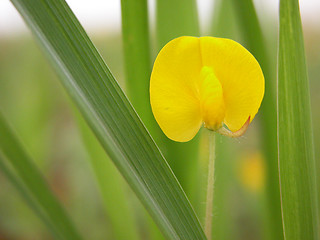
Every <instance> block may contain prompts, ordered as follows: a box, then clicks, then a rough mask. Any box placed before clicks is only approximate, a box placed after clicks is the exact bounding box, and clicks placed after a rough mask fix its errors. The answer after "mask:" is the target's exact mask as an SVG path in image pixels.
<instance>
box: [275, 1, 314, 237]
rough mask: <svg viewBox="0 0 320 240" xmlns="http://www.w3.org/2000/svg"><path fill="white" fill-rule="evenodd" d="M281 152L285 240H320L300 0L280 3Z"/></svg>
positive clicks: (279, 92)
mask: <svg viewBox="0 0 320 240" xmlns="http://www.w3.org/2000/svg"><path fill="white" fill-rule="evenodd" d="M279 20H280V28H279V56H278V57H279V60H278V147H279V166H280V168H279V170H280V183H281V199H282V214H283V226H284V234H285V239H290V240H295V239H310V240H312V239H319V232H318V227H319V223H318V215H317V213H318V211H317V207H318V206H317V197H316V188H315V160H314V148H313V137H312V124H311V109H310V94H309V82H308V76H307V68H306V60H305V52H304V41H303V33H302V26H301V19H300V12H299V2H298V0H290V1H289V0H280V16H279Z"/></svg>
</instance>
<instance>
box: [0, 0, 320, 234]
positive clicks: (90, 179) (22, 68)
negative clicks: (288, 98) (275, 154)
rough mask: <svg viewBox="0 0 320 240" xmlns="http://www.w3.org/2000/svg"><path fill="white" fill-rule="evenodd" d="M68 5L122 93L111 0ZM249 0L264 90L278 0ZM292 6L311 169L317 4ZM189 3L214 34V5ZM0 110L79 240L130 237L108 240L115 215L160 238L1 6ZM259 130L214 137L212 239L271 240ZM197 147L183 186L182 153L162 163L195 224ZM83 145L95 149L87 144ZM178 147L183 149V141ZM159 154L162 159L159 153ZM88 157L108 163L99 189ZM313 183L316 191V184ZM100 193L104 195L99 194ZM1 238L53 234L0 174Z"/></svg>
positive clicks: (318, 50) (317, 81) (318, 140)
mask: <svg viewBox="0 0 320 240" xmlns="http://www.w3.org/2000/svg"><path fill="white" fill-rule="evenodd" d="M67 3H68V4H69V6H70V7H71V9H72V10H73V11H74V13H75V15H76V16H77V17H78V19H79V20H80V22H81V24H83V26H84V28H85V30H86V31H87V33H88V34H89V36H90V37H91V39H92V40H93V42H94V44H95V45H96V47H97V48H98V50H99V51H100V53H101V55H102V56H103V58H104V59H105V61H106V63H107V65H108V66H109V68H110V69H111V71H112V73H113V74H114V75H115V77H116V79H117V80H118V81H119V82H120V85H121V86H122V87H123V88H124V89H126V86H125V81H124V77H125V74H124V58H123V46H122V36H121V5H120V1H118V0H91V1H88V0H67ZM254 3H255V7H256V10H257V13H258V17H259V21H260V23H261V26H262V28H263V34H264V37H265V40H266V43H267V49H268V55H269V56H270V59H271V61H270V65H271V66H270V68H271V69H272V70H271V72H272V74H271V75H272V77H271V78H270V79H272V84H271V85H275V84H276V62H277V57H276V54H277V31H278V25H277V21H278V20H277V18H278V1H276V0H272V1H271V0H255V1H254ZM300 4H301V15H302V22H303V29H304V37H305V47H306V57H307V64H308V72H309V80H310V86H311V104H312V118H313V128H314V143H315V150H316V161H317V164H318V163H319V160H320V124H319V123H320V107H319V105H320V94H319V90H320V14H319V12H320V1H318V0H302V1H300ZM155 5H156V4H155V1H149V18H150V26H149V27H150V33H151V49H152V51H151V52H152V60H154V58H155V56H156V54H157V51H158V48H157V47H156V40H155V38H156V37H155V34H156V33H155V32H156V31H155ZM197 7H198V16H199V20H200V35H213V34H212V28H213V26H214V19H215V14H217V5H216V4H215V1H211V0H198V1H197ZM225 18H228V19H226V22H229V20H230V19H229V16H225ZM236 22H237V21H236V20H234V21H233V23H232V24H233V26H234V29H235V31H234V32H235V33H234V35H233V36H234V37H233V38H234V39H235V40H238V41H240V42H241V41H242V38H241V36H239V34H237V31H239V30H237V29H238V27H237V25H236ZM227 24H229V23H227ZM226 27H227V26H226ZM0 109H1V111H2V112H3V114H4V115H5V116H6V118H7V120H9V121H10V122H11V125H12V127H13V128H14V129H15V131H16V133H17V134H18V136H19V137H20V139H21V141H22V142H23V144H24V146H25V148H26V149H27V150H28V152H29V153H30V155H31V156H32V157H33V159H34V160H35V161H36V165H37V166H38V167H39V169H40V170H41V172H42V173H43V175H44V176H45V178H46V179H47V181H48V182H49V184H50V186H51V187H52V189H53V191H54V192H55V194H56V195H57V196H58V198H59V200H60V201H61V202H62V203H63V205H64V206H65V208H66V209H67V211H68V213H69V215H70V216H71V218H72V219H73V221H74V222H75V224H76V225H77V226H78V228H79V229H80V231H81V232H82V233H83V235H84V236H86V237H87V238H88V239H131V238H127V237H123V236H120V235H117V231H116V230H115V226H114V222H115V221H117V220H115V219H117V218H118V219H120V220H119V221H122V223H123V226H126V224H127V223H126V221H133V222H134V223H135V227H136V231H137V235H138V236H139V237H138V238H139V239H162V237H161V234H160V233H158V232H157V230H156V228H155V227H154V225H153V224H152V221H151V220H150V218H149V217H148V216H147V213H146V212H145V211H144V210H143V207H142V206H141V205H140V203H139V200H138V199H136V197H135V195H134V194H133V193H132V192H131V191H130V189H129V188H128V186H127V185H126V183H125V182H124V180H122V178H121V176H119V174H118V173H117V170H116V169H115V168H114V167H113V165H112V163H111V162H110V160H109V159H107V157H106V156H105V155H104V153H103V151H102V150H101V149H100V148H99V145H98V143H97V142H96V140H95V139H94V138H93V137H92V136H91V135H90V134H91V133H90V132H89V130H88V129H87V126H86V125H85V123H84V122H83V120H82V119H81V117H80V115H79V113H78V112H77V110H76V108H75V107H74V106H73V104H72V102H71V101H70V99H69V97H68V96H67V95H66V93H65V91H64V89H63V88H62V86H61V85H60V82H59V81H58V79H57V77H56V75H55V73H54V72H53V70H52V68H51V67H50V65H49V64H48V62H47V61H46V59H45V58H44V56H43V55H42V53H41V51H40V50H39V48H38V46H37V45H36V43H35V42H34V40H33V38H32V36H31V34H30V32H29V30H28V28H27V27H26V26H25V24H24V23H23V21H22V19H21V17H20V16H19V14H18V12H17V11H16V10H15V8H14V7H13V6H12V4H11V3H10V1H9V0H0ZM257 119H259V114H258V115H257ZM260 128H261V124H260V122H259V120H257V121H254V122H253V124H252V126H251V127H250V128H249V130H248V132H247V133H246V135H245V136H244V137H242V138H240V139H236V140H234V139H232V140H229V139H227V140H226V139H220V138H219V139H218V145H219V146H220V145H221V147H220V149H221V150H219V149H218V150H217V163H216V164H217V167H216V169H217V170H216V191H215V203H216V204H215V205H214V213H213V214H214V223H213V224H215V225H214V230H213V234H214V236H215V239H239V240H240V239H246V240H248V239H272V238H271V237H270V235H272V234H271V233H270V232H269V230H270V224H271V223H270V218H269V220H268V217H267V215H268V212H269V209H268V208H269V207H268V206H269V205H268V203H267V202H266V198H265V194H266V180H265V179H266V175H267V173H266V165H267V164H268V162H267V160H266V158H265V154H264V153H263V150H262V147H261V145H262V143H261V131H260ZM80 129H82V130H80ZM0 134H1V133H0ZM90 141H92V142H90ZM198 141H199V142H200V143H199V149H200V150H199V159H198V160H197V162H199V164H198V165H197V168H196V169H195V170H194V171H195V173H194V174H192V181H191V182H192V183H191V185H190V180H185V179H186V178H191V176H187V177H186V176H185V175H184V174H183V173H184V172H185V169H184V168H186V169H189V168H190V167H188V166H186V164H184V162H183V158H184V156H181V157H180V158H181V159H179V161H178V163H176V162H171V161H170V159H168V161H169V163H170V165H171V166H172V167H173V170H174V172H175V173H176V175H177V177H178V179H179V180H180V182H181V184H182V186H183V187H185V188H187V190H186V192H187V195H188V197H189V198H190V200H191V202H192V204H193V206H194V208H195V211H196V212H197V214H198V216H199V218H200V219H201V218H203V214H204V211H203V208H204V196H205V188H206V186H205V182H206V169H205V168H206V156H207V154H206V151H207V150H206V149H207V145H206V144H207V142H206V139H205V137H199V139H198ZM88 142H90V143H92V145H94V147H91V148H90V147H88V145H90V143H89V144H88ZM160 145H161V143H160ZM179 146H180V147H181V148H183V145H179ZM160 147H161V146H160ZM223 149H224V150H223ZM226 149H227V150H226ZM163 151H164V154H165V155H166V149H165V148H164V149H163ZM220 151H221V152H220ZM90 158H99V159H104V160H105V161H107V163H103V164H107V165H106V166H104V167H105V168H106V169H108V172H106V173H105V174H106V175H107V176H106V179H105V181H108V179H109V180H111V181H112V182H108V183H105V184H104V188H105V190H101V179H97V177H96V176H97V174H95V171H96V169H97V168H95V166H92V162H91V161H90ZM168 158H170V157H168ZM318 166H319V164H318ZM219 169H221V170H219ZM186 171H188V170H186ZM108 177H109V178H108ZM98 182H100V185H99V184H98ZM318 185H319V186H320V183H319V184H318ZM190 186H191V187H190ZM118 188H120V189H121V190H122V191H123V196H125V204H127V205H126V207H127V208H128V209H130V211H131V213H132V218H133V220H132V219H128V218H124V217H123V216H121V209H119V205H117V203H118V202H119V201H120V200H119V199H117V196H118V195H119V194H118V195H117V194H114V193H115V192H114V191H117V189H118ZM190 189H191V190H190ZM108 191H109V193H110V194H109V195H108V194H105V193H106V192H107V193H108ZM117 214H118V215H119V216H117ZM271 221H272V220H271ZM271 225H272V224H271ZM120 231H121V230H120ZM118 232H119V231H118ZM9 239H21V240H29V239H30V240H31V239H52V238H51V235H50V232H49V231H48V230H47V228H46V226H45V225H44V224H43V223H42V222H41V221H40V220H39V219H38V217H37V216H36V215H35V214H34V213H33V212H32V210H31V209H30V208H29V207H28V205H27V204H26V203H25V202H24V200H23V198H22V197H21V196H20V195H19V193H18V192H17V191H16V189H15V188H14V187H13V186H12V185H11V184H10V182H9V181H8V180H7V178H6V176H5V175H4V174H3V173H2V172H1V171H0V240H9ZM132 239H133V238H132ZM273 239H276V238H273Z"/></svg>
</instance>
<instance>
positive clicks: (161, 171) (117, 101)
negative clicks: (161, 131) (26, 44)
mask: <svg viewBox="0 0 320 240" xmlns="http://www.w3.org/2000/svg"><path fill="white" fill-rule="evenodd" d="M12 2H13V4H14V5H15V7H16V8H17V9H18V11H19V12H20V14H21V15H22V16H23V18H24V20H25V21H26V22H27V24H28V25H29V27H30V28H31V30H32V32H33V34H34V35H35V37H36V39H37V40H38V42H39V43H40V45H41V46H42V47H43V50H44V52H45V53H46V54H47V56H48V57H49V59H50V60H51V63H52V64H53V66H54V67H55V69H56V70H57V72H58V73H59V75H60V79H61V82H62V83H63V85H64V86H65V88H66V90H67V92H68V93H69V95H70V96H71V97H72V99H73V100H74V101H75V103H76V105H77V107H78V108H79V109H80V111H81V113H82V114H83V116H84V118H85V119H86V121H87V122H88V124H89V126H90V127H91V128H92V130H93V132H94V133H95V135H96V137H97V138H98V139H99V141H100V143H101V144H102V146H103V148H104V149H105V150H106V152H107V153H108V155H109V156H110V158H111V159H112V160H113V162H114V163H115V165H116V166H117V167H118V169H119V171H120V172H121V173H122V175H123V176H124V177H125V178H126V180H127V182H128V183H129V185H130V186H131V187H132V189H133V190H134V192H135V193H136V194H137V196H138V197H139V199H140V200H141V201H142V203H143V204H144V206H145V207H146V208H147V209H148V211H149V213H150V214H151V215H152V217H153V219H154V220H155V221H156V223H157V224H158V226H159V227H160V229H161V230H162V232H163V234H164V235H165V237H166V238H168V239H184V238H188V239H205V235H204V233H203V230H202V228H201V226H200V223H199V220H198V219H197V217H196V215H195V213H194V211H193V209H192V208H191V205H190V203H189V201H188V199H187V198H186V196H185V194H184V192H183V190H182V189H181V187H180V185H179V183H178V182H177V180H176V178H175V176H174V175H173V173H172V171H171V169H170V168H169V166H168V164H167V163H166V161H165V159H164V158H163V156H162V154H161V153H160V151H159V149H158V148H157V146H156V145H155V143H154V142H153V141H152V138H151V137H150V135H149V134H148V132H147V130H146V129H145V127H144V125H143V124H142V122H141V120H140V119H139V117H138V115H137V114H136V112H135V110H134V109H133V108H132V106H131V104H130V102H129V101H128V99H127V98H126V96H125V95H124V93H123V91H122V89H121V88H120V87H119V84H118V83H117V81H116V80H115V79H114V77H113V75H112V74H111V72H110V70H109V69H108V67H107V66H106V64H105V63H104V61H103V60H102V58H101V56H100V55H99V53H98V52H97V50H96V48H95V47H94V45H93V44H92V42H91V41H90V39H89V38H88V36H87V34H86V33H85V31H84V30H83V28H82V26H81V25H80V23H79V22H78V20H77V19H76V17H75V16H74V15H73V13H72V11H71V10H70V8H69V7H68V5H67V4H66V2H65V1H62V0H42V1H41V0H28V1H27V0H12Z"/></svg>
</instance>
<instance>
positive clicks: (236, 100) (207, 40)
mask: <svg viewBox="0 0 320 240" xmlns="http://www.w3.org/2000/svg"><path fill="white" fill-rule="evenodd" d="M200 48H201V56H202V62H203V65H204V66H209V67H212V69H213V71H214V73H215V75H216V76H217V78H218V79H219V81H220V83H221V85H222V88H223V94H224V101H225V105H226V115H225V119H224V123H225V124H226V125H227V126H228V128H229V129H230V130H231V131H233V132H234V131H237V130H239V129H240V128H241V127H242V126H243V125H244V123H245V122H246V121H247V119H248V118H249V116H250V122H251V121H252V120H253V118H254V116H255V115H256V113H257V112H258V109H259V107H260V104H261V101H262V99H263V95H264V77H263V73H262V70H261V68H260V65H259V63H258V62H257V60H256V59H255V58H254V57H253V55H252V54H251V53H250V52H249V51H247V50H246V49H245V48H244V47H243V46H241V45H240V44H239V43H237V42H235V41H233V40H230V39H223V38H214V37H201V38H200Z"/></svg>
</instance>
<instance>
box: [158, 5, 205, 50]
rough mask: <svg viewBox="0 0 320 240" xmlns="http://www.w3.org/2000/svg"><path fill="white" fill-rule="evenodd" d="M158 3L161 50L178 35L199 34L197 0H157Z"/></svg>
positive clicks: (159, 47)
mask: <svg viewBox="0 0 320 240" xmlns="http://www.w3.org/2000/svg"><path fill="white" fill-rule="evenodd" d="M156 3H157V4H156V31H157V43H158V49H159V50H160V49H161V48H162V47H163V46H164V45H165V44H166V43H167V42H169V41H170V40H172V39H174V38H176V37H181V36H199V34H200V31H199V22H198V12H197V3H196V1H195V0H184V1H181V0H157V2H156Z"/></svg>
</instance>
